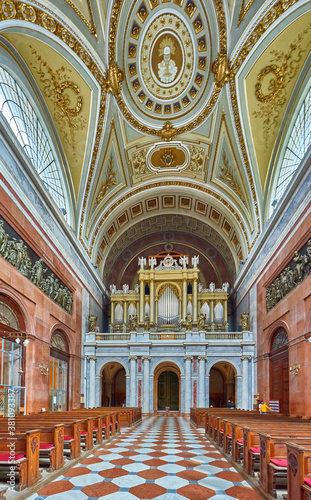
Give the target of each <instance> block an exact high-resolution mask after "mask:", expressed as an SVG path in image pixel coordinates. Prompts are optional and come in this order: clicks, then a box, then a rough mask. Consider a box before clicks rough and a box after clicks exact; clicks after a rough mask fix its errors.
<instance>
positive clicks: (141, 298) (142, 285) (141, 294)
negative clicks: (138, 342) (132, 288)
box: [139, 278, 145, 323]
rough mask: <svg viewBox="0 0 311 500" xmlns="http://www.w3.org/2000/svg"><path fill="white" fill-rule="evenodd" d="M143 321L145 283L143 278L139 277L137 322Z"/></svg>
mask: <svg viewBox="0 0 311 500" xmlns="http://www.w3.org/2000/svg"><path fill="white" fill-rule="evenodd" d="M144 321H145V283H144V280H143V278H140V279H139V323H144Z"/></svg>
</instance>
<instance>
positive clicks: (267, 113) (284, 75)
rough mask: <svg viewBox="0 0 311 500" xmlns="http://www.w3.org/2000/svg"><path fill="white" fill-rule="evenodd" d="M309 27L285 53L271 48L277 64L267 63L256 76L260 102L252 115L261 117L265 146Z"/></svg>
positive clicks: (256, 88)
mask: <svg viewBox="0 0 311 500" xmlns="http://www.w3.org/2000/svg"><path fill="white" fill-rule="evenodd" d="M310 29H311V24H309V26H308V27H307V28H306V29H305V30H304V31H303V33H301V34H299V35H298V37H297V40H295V41H294V42H293V43H291V44H290V47H289V50H288V51H287V52H286V53H285V52H284V51H282V50H273V51H272V52H271V56H272V57H271V59H272V60H273V61H274V62H276V63H277V64H269V65H267V66H266V67H265V68H263V69H262V70H261V71H260V73H259V74H258V76H257V80H258V82H257V83H256V85H255V95H256V97H257V100H258V101H259V102H260V104H259V111H254V112H253V116H254V117H255V118H261V119H263V127H262V128H263V139H264V142H265V146H266V147H268V142H269V139H270V137H271V131H272V130H274V129H276V127H277V126H278V123H279V118H280V113H281V109H282V108H283V107H284V105H285V103H286V101H287V90H286V87H287V85H288V84H289V83H290V81H291V80H292V79H293V78H294V77H295V76H296V75H297V73H298V71H299V69H300V66H301V64H300V63H301V61H302V55H303V53H304V52H306V49H303V48H302V46H301V43H302V41H303V40H304V38H305V36H306V35H307V34H309V32H310ZM271 62H272V61H271ZM268 75H272V76H273V78H270V80H269V83H268V85H267V91H268V93H266V94H264V93H263V91H262V82H263V80H264V78H265V77H268Z"/></svg>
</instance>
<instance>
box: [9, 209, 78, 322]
mask: <svg viewBox="0 0 311 500" xmlns="http://www.w3.org/2000/svg"><path fill="white" fill-rule="evenodd" d="M16 236H17V237H16ZM0 256H1V257H3V258H4V259H5V260H6V261H7V262H9V263H10V264H11V265H12V266H14V267H15V269H17V270H18V271H19V272H20V273H22V274H23V275H24V276H25V277H26V278H28V279H29V280H30V281H32V283H33V284H34V285H36V286H37V287H38V288H40V290H42V292H44V293H45V294H46V295H48V296H49V297H50V298H51V299H52V300H54V302H56V303H57V304H58V305H60V306H61V307H62V308H63V309H65V310H66V311H67V312H68V313H69V314H71V311H72V292H71V291H70V290H69V289H68V288H67V287H66V286H65V285H64V283H63V282H62V281H60V280H59V279H58V278H57V277H56V276H55V275H54V274H53V273H52V271H51V270H50V269H49V268H48V267H46V266H45V265H44V262H43V261H42V259H40V258H38V256H37V255H36V254H35V253H34V252H33V250H32V249H30V248H29V247H28V246H27V245H26V244H25V243H24V241H23V240H22V239H20V238H18V235H17V234H16V233H15V231H14V230H13V229H12V228H10V226H8V225H7V224H5V222H4V220H3V219H0Z"/></svg>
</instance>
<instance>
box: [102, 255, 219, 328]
mask: <svg viewBox="0 0 311 500" xmlns="http://www.w3.org/2000/svg"><path fill="white" fill-rule="evenodd" d="M198 264H199V256H193V257H192V258H191V262H190V257H189V255H180V254H177V252H172V253H164V252H162V253H160V254H158V255H151V256H149V257H148V259H146V258H145V257H139V258H138V267H139V269H138V271H137V278H138V279H137V281H138V282H137V284H136V285H135V286H134V289H133V290H130V288H129V286H128V285H127V284H124V285H123V286H122V289H121V290H117V288H116V286H115V285H110V291H111V297H110V299H111V316H110V331H111V332H122V331H123V332H129V331H136V330H140V331H150V330H152V331H162V330H165V329H166V330H170V331H174V330H181V329H186V330H191V329H192V328H194V329H199V330H206V331H215V330H218V331H227V330H228V307H227V304H228V289H229V284H228V283H224V284H223V285H222V288H221V289H218V288H217V289H216V288H215V284H214V283H210V284H209V287H208V288H203V286H202V285H201V283H200V281H199V277H200V269H199V268H198Z"/></svg>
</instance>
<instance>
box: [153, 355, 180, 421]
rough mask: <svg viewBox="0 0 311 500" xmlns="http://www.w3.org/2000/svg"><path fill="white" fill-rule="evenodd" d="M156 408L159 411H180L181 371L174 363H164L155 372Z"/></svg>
mask: <svg viewBox="0 0 311 500" xmlns="http://www.w3.org/2000/svg"><path fill="white" fill-rule="evenodd" d="M154 381H155V387H154V395H155V401H154V408H155V409H156V410H157V411H165V409H166V408H167V407H169V408H170V411H179V409H180V371H179V369H178V368H177V366H175V365H173V364H172V363H162V364H161V365H160V366H158V367H157V370H156V372H155V377H154Z"/></svg>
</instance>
